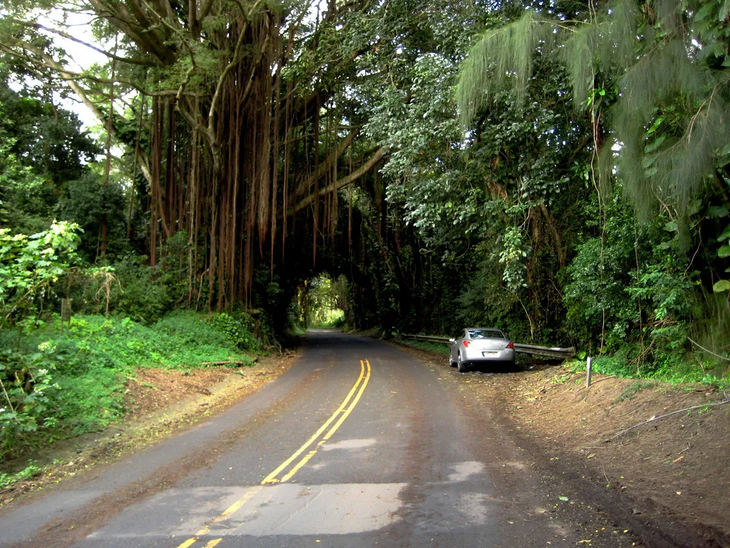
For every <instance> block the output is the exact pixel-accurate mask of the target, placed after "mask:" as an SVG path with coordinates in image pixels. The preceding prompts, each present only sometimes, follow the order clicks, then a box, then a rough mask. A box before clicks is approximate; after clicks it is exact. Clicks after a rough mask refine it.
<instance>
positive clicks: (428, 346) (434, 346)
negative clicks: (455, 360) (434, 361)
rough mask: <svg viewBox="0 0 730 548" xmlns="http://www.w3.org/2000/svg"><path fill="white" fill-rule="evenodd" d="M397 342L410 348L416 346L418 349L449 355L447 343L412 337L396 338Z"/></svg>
mask: <svg viewBox="0 0 730 548" xmlns="http://www.w3.org/2000/svg"><path fill="white" fill-rule="evenodd" d="M398 344H402V345H404V346H410V347H411V348H418V349H420V350H427V351H429V352H435V353H437V354H444V355H445V356H448V355H449V345H448V344H444V343H435V342H428V341H417V340H414V339H398Z"/></svg>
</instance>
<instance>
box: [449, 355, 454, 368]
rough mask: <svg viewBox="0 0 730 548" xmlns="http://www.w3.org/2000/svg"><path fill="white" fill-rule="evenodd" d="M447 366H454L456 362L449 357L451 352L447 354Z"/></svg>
mask: <svg viewBox="0 0 730 548" xmlns="http://www.w3.org/2000/svg"><path fill="white" fill-rule="evenodd" d="M449 367H456V362H455V361H454V360H452V359H451V354H449Z"/></svg>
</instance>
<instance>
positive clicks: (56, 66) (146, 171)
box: [3, 44, 152, 182]
mask: <svg viewBox="0 0 730 548" xmlns="http://www.w3.org/2000/svg"><path fill="white" fill-rule="evenodd" d="M23 47H24V48H26V49H28V50H29V51H31V52H32V53H33V54H34V55H36V56H37V57H38V58H40V59H41V60H42V61H43V63H44V65H45V66H47V67H48V68H50V69H52V70H54V71H56V72H57V73H58V75H59V76H60V77H61V78H62V79H63V80H64V81H65V82H66V85H68V87H69V88H71V90H72V91H73V92H74V93H76V95H77V96H78V97H79V99H81V102H83V103H84V104H85V105H86V106H87V107H88V108H89V110H91V112H92V113H93V114H94V116H96V117H97V118H98V119H99V120H100V121H101V122H102V123H105V122H107V118H106V117H105V116H104V113H103V112H102V111H101V110H100V109H99V107H98V105H96V104H95V103H94V102H93V101H92V100H91V99H89V96H88V95H87V94H86V90H85V89H84V88H82V87H81V86H80V85H79V84H78V82H77V81H76V79H75V78H73V77H72V76H71V75H70V74H69V73H68V71H67V70H66V69H64V68H63V66H61V64H60V63H58V62H57V61H56V60H55V59H54V58H53V57H51V56H50V55H48V54H47V53H45V52H43V51H42V50H39V49H37V48H34V47H33V46H31V45H29V44H23ZM3 49H5V48H3ZM110 126H111V130H112V132H113V133H115V134H116V133H117V130H116V129H115V128H114V126H113V125H111V124H110ZM137 161H138V162H139V167H140V169H141V171H142V174H143V175H144V177H145V179H146V180H147V182H150V181H151V180H152V177H151V174H150V168H149V165H150V162H149V157H148V156H147V154H146V153H145V151H144V150H142V149H139V150H138V151H137Z"/></svg>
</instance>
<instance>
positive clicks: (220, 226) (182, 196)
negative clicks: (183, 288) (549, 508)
mask: <svg viewBox="0 0 730 548" xmlns="http://www.w3.org/2000/svg"><path fill="white" fill-rule="evenodd" d="M366 9H368V2H366V1H364V0H363V1H358V0H356V1H354V2H348V3H336V2H334V1H330V2H329V3H328V4H326V5H325V3H324V2H322V3H319V4H317V3H312V2H308V1H304V2H301V1H292V2H287V1H283V2H277V1H271V0H254V1H244V0H240V1H239V0H184V1H183V0H77V1H74V2H52V1H48V0H38V1H35V2H26V1H15V2H8V3H7V5H6V7H5V10H6V11H5V13H4V14H3V15H4V17H3V20H2V24H1V25H0V44H1V45H0V48H1V50H2V53H3V54H4V56H5V58H7V59H9V60H10V62H13V63H17V64H18V65H19V66H22V67H23V69H22V70H24V71H26V73H27V74H29V75H31V76H34V77H36V78H40V79H47V80H48V81H49V82H52V83H55V84H56V85H59V86H60V85H61V84H62V85H64V86H67V87H69V88H70V89H71V90H72V91H73V92H74V94H75V96H77V97H78V98H79V99H80V100H81V101H83V102H84V103H85V104H86V105H87V106H88V107H89V108H90V109H91V110H92V111H93V112H94V113H95V115H96V116H97V117H98V118H99V119H100V120H101V121H102V123H103V125H104V127H105V128H106V130H107V133H108V135H109V138H108V140H107V154H108V155H109V153H110V148H111V144H112V138H113V139H114V140H115V142H116V143H119V144H123V145H125V147H126V150H128V151H129V153H130V154H133V162H132V164H133V168H132V169H133V171H134V173H133V174H132V175H133V178H136V179H137V181H138V183H137V184H136V185H135V188H136V190H137V192H138V193H142V194H143V195H144V196H143V197H144V200H143V202H144V204H145V208H146V212H147V218H148V222H149V226H148V228H147V252H148V255H149V261H150V264H151V265H155V263H156V262H157V261H159V260H160V257H161V254H162V253H164V252H165V243H166V242H168V241H170V239H171V238H173V237H177V238H178V239H180V238H181V237H182V238H186V239H187V246H186V254H187V256H186V257H184V258H181V260H185V261H187V263H188V269H187V272H188V278H189V279H188V300H189V301H190V303H191V304H195V305H196V306H199V307H202V306H206V304H207V307H208V308H210V309H217V310H222V309H225V308H226V307H228V306H230V305H232V304H233V303H237V302H244V303H249V302H250V300H251V289H252V283H253V274H254V268H255V265H256V264H260V263H261V262H262V261H263V260H265V259H268V260H270V261H271V268H273V264H274V262H273V261H274V258H275V257H276V258H277V260H279V261H280V260H281V259H282V256H283V255H284V250H285V248H286V241H287V236H288V235H290V234H291V233H292V231H293V230H296V229H297V228H296V225H297V224H298V225H300V226H306V227H307V231H306V232H307V233H308V234H310V233H311V238H312V240H311V245H312V259H311V260H312V261H316V253H317V242H318V240H320V241H324V239H326V238H327V237H328V234H330V235H331V234H333V233H334V224H335V220H334V219H335V218H336V216H337V211H338V201H339V199H338V192H337V191H338V190H339V189H340V188H342V187H344V186H346V185H348V184H351V183H353V182H354V181H356V180H358V178H360V177H361V176H363V175H364V174H366V173H367V172H368V171H370V170H371V169H372V168H373V167H375V166H376V165H377V164H378V162H379V161H380V160H381V159H382V158H383V156H384V150H383V149H378V148H377V147H368V146H367V145H361V146H360V147H359V149H358V150H357V152H355V153H353V149H354V147H355V143H356V141H357V139H356V138H357V137H358V135H359V133H360V127H359V126H358V120H357V119H356V113H355V109H354V108H352V106H351V105H350V106H349V107H348V106H347V101H345V100H343V97H345V96H346V95H347V82H348V79H349V77H354V76H355V75H356V73H357V69H356V65H355V61H356V59H357V57H358V56H359V55H361V54H362V53H363V51H364V48H363V47H362V46H359V45H358V44H354V43H349V44H348V43H344V41H342V40H340V39H339V38H338V32H337V30H338V29H339V28H341V26H342V25H343V22H344V21H345V20H346V19H347V18H348V17H352V16H353V15H354V16H357V15H358V14H360V13H362V12H363V10H366ZM79 21H83V22H85V23H89V22H90V23H91V24H92V28H93V29H94V33H95V39H86V38H83V37H79V36H77V35H76V33H75V32H74V30H73V29H74V26H73V25H74V23H78V22H79ZM52 40H56V42H55V43H59V40H60V41H61V43H65V44H71V45H77V46H78V47H79V48H80V49H79V51H91V50H94V51H96V52H99V53H103V54H104V56H105V58H106V59H107V60H108V62H107V63H106V64H104V65H103V66H97V65H94V66H91V67H85V68H83V69H73V68H71V67H72V66H73V64H72V63H69V62H68V61H69V60H70V59H69V57H70V55H69V53H68V52H69V51H71V48H70V47H67V48H66V49H67V51H66V52H64V51H63V50H62V49H59V48H58V47H56V46H54V45H53V44H54V42H53V41H52ZM74 51H76V49H75V48H74ZM335 76H336V78H335ZM108 172H109V165H108V162H107V180H108ZM298 217H301V218H302V219H305V221H304V223H302V222H300V221H296V222H295V220H296V219H297V218H298ZM105 237H106V236H105V234H102V235H101V236H100V239H101V242H102V246H104V245H105ZM201 301H202V302H201Z"/></svg>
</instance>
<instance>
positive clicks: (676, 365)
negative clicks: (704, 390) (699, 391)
mask: <svg viewBox="0 0 730 548" xmlns="http://www.w3.org/2000/svg"><path fill="white" fill-rule="evenodd" d="M563 367H565V368H567V369H570V370H571V371H573V372H577V371H585V370H586V360H585V358H576V359H572V360H567V361H565V362H563ZM592 369H593V372H594V373H599V374H601V375H609V376H615V377H620V378H624V379H636V380H637V381H643V383H642V384H641V388H640V389H644V388H650V387H652V386H654V385H655V384H656V383H657V381H658V382H664V383H670V384H674V385H679V384H702V385H707V386H712V387H714V388H716V389H727V388H730V368H719V369H718V368H715V369H713V368H712V367H709V366H707V365H704V364H699V363H696V362H690V361H688V360H679V359H677V358H672V359H671V360H670V359H667V361H666V363H654V364H651V365H643V366H637V365H636V363H635V360H631V359H629V358H628V357H627V356H626V353H625V352H621V351H619V352H617V353H615V354H613V355H611V356H608V355H606V356H597V357H595V358H594V359H593V367H592ZM638 390H639V389H636V391H637V392H638ZM629 396H631V394H629V395H627V397H629Z"/></svg>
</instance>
